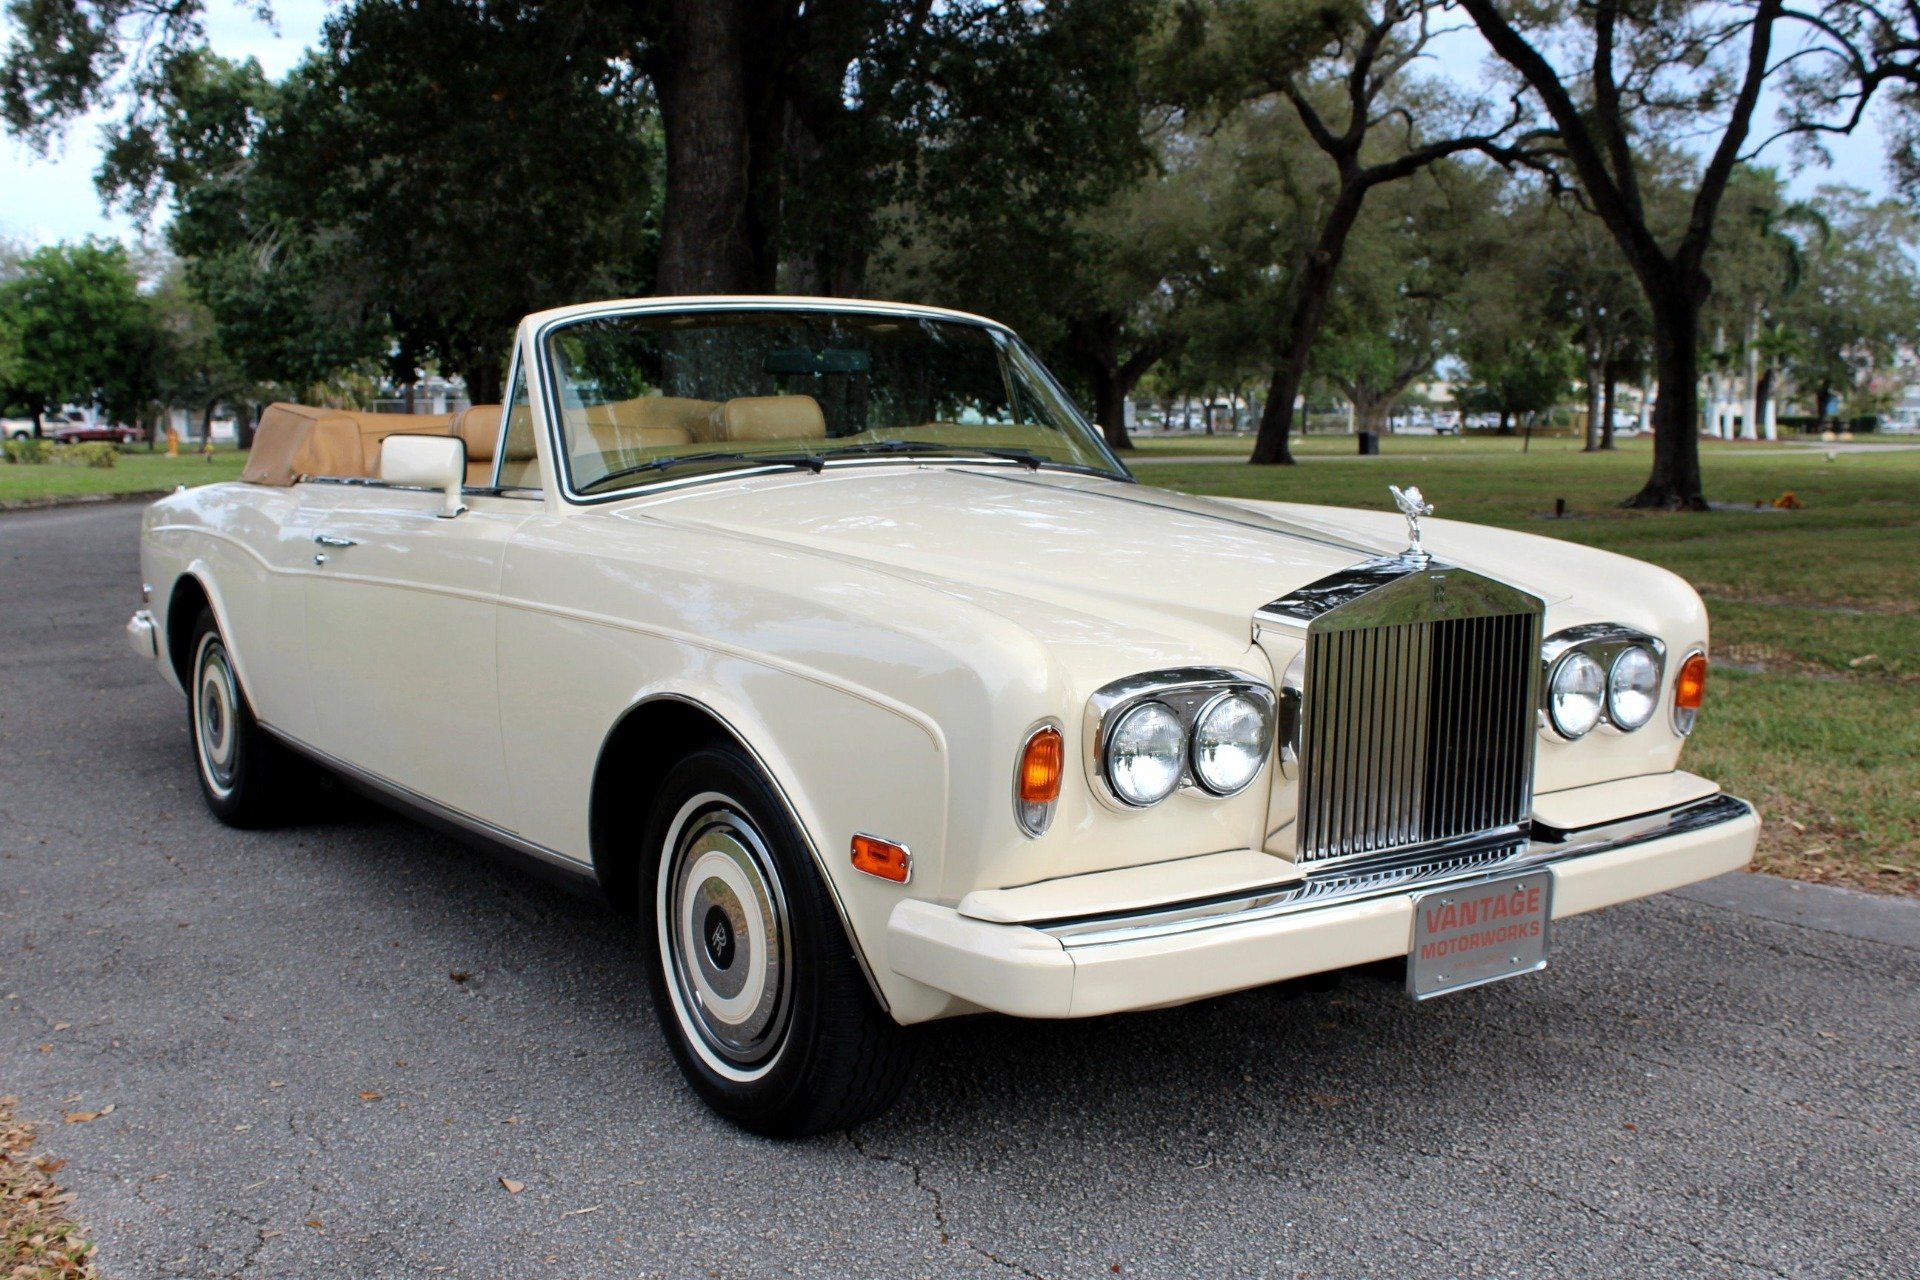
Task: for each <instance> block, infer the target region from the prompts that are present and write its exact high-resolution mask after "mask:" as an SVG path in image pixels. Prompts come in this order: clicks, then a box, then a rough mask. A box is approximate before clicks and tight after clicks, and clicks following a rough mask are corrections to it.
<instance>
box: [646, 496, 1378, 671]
mask: <svg viewBox="0 0 1920 1280" xmlns="http://www.w3.org/2000/svg"><path fill="white" fill-rule="evenodd" d="M1310 510H1311V509H1309V511H1310ZM622 514H626V515H630V516H635V517H642V518H648V519H656V520H662V521H666V522H669V523H673V524H676V525H681V526H683V527H685V526H700V527H704V528H708V529H712V530H716V531H724V532H727V533H731V534H734V535H737V536H741V537H746V538H752V539H770V540H774V541H777V542H779V543H781V544H782V545H785V546H789V547H801V548H805V549H807V550H809V551H812V552H814V553H816V554H819V555H822V556H830V557H835V558H840V559H845V560H849V561H853V562H858V563H860V564H861V565H864V566H867V567H870V568H874V569H877V570H880V571H882V572H886V573H890V574H893V575H896V576H900V577H904V578H908V579H910V580H912V581H914V582H916V583H919V584H921V585H926V586H931V587H934V588H936V589H940V590H943V591H947V592H948V593H950V594H955V595H963V596H965V597H967V598H968V599H970V600H972V601H974V602H975V603H979V604H982V605H983V606H985V607H988V608H992V609H995V611H996V612H1000V613H1002V614H1008V615H1013V614H1016V613H1017V614H1019V615H1023V616H1020V617H1018V618H1017V620H1018V621H1021V622H1023V623H1028V624H1030V623H1031V620H1032V611H1031V610H1029V609H1025V608H1018V607H1017V605H1016V602H1028V603H1033V602H1038V603H1041V604H1043V605H1045V606H1046V607H1047V608H1048V609H1051V610H1054V611H1059V612H1062V613H1071V614H1073V615H1077V616H1080V617H1094V618H1100V619H1104V620H1106V621H1107V622H1108V623H1109V624H1113V623H1118V624H1122V625H1131V626H1138V627H1141V628H1143V629H1148V630H1153V631H1158V632H1161V633H1168V632H1174V631H1180V630H1184V629H1185V628H1187V627H1201V628H1205V629H1207V630H1209V631H1213V632H1216V633H1217V632H1220V631H1225V632H1228V633H1230V634H1232V635H1236V636H1237V637H1238V642H1239V644H1241V645H1244V644H1245V643H1246V642H1247V641H1248V639H1249V619H1250V617H1251V615H1252V614H1253V612H1254V611H1255V610H1256V609H1258V608H1259V607H1260V606H1261V605H1263V604H1265V603H1267V602H1268V601H1270V600H1273V599H1275V598H1277V597H1279V596H1282V595H1285V594H1287V593H1288V592H1290V591H1292V590H1294V589H1296V588H1298V587H1301V586H1304V585H1306V584H1307V583H1310V582H1314V581H1316V580H1318V579H1320V578H1323V577H1326V576H1327V575H1329V574H1331V573H1334V572H1337V571H1338V570H1340V569H1343V568H1345V567H1347V566H1349V565H1352V564H1354V563H1356V562H1358V561H1361V560H1366V559H1369V558H1372V557H1374V556H1379V555H1383V554H1389V553H1391V552H1393V551H1396V550H1398V549H1399V548H1400V546H1402V545H1404V543H1405V525H1404V524H1402V523H1399V521H1398V517H1394V518H1393V519H1392V520H1391V521H1389V522H1388V523H1387V528H1388V529H1389V530H1395V529H1396V528H1397V534H1398V541H1397V542H1396V541H1395V540H1394V539H1393V538H1392V537H1388V536H1383V535H1382V534H1381V533H1380V532H1379V531H1370V530H1367V529H1364V528H1360V527H1355V526H1352V525H1348V526H1346V527H1336V526H1334V525H1332V524H1327V523H1318V522H1315V521H1314V520H1313V519H1312V518H1311V515H1310V514H1309V515H1307V516H1306V517H1305V518H1301V517H1298V516H1291V515H1276V514H1273V513H1270V512H1265V511H1258V510H1253V509H1249V508H1247V507H1241V506H1236V505H1233V504H1230V503H1225V502H1217V501H1212V500H1208V499H1201V498H1191V497H1187V496H1185V495H1183V494H1177V493H1171V492H1168V491H1166V490H1163V489H1153V488H1148V487H1146V486H1143V485H1135V484H1125V483H1121V482H1117V481H1109V480H1102V479H1097V478H1093V477H1083V476H1078V475H1068V474H1063V473H1058V472H1043V473H1039V474H1034V473H1030V472H1026V471H1014V470H1010V469H1009V470H1002V469H999V468H993V469H986V468H980V469H974V468H966V467H953V466H931V467H917V466H916V467H901V466H885V467H871V468H867V467H861V468H851V467H849V468H844V469H841V468H834V469H829V470H828V471H827V472H825V473H823V474H822V475H819V476H809V475H796V476H784V475H783V476H775V477H766V478H761V479H756V480H751V481H746V482H743V483H741V484H730V485H723V486H701V487H699V488H695V489H689V490H683V491H681V492H680V493H679V494H676V495H673V496H671V497H663V498H661V499H658V500H655V501H651V502H647V503H645V504H644V505H642V506H636V507H630V508H627V509H626V511H624V512H623V513H622Z"/></svg>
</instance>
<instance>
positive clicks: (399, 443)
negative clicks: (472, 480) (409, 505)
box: [380, 434, 467, 520]
mask: <svg viewBox="0 0 1920 1280" xmlns="http://www.w3.org/2000/svg"><path fill="white" fill-rule="evenodd" d="M380 479H381V481H382V482H384V483H386V484H404V485H413V486H416V487H418V488H422V489H439V490H441V491H442V492H444V493H445V494H446V498H447V501H446V505H445V506H444V507H443V508H441V511H440V516H441V518H442V519H445V520H450V519H452V518H453V517H454V516H457V515H459V514H460V513H461V512H462V511H465V510H466V509H467V507H466V504H465V503H463V502H461V501H460V486H461V485H463V484H465V483H466V480H467V442H466V441H465V440H462V439H461V438H460V437H459V436H415V435H404V434H402V435H391V436H388V437H387V438H386V439H384V440H382V441H381V442H380Z"/></svg>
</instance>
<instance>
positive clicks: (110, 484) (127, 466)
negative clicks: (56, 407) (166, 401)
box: [0, 445, 247, 503]
mask: <svg viewBox="0 0 1920 1280" xmlns="http://www.w3.org/2000/svg"><path fill="white" fill-rule="evenodd" d="M246 462H247V455H246V454H244V453H241V452H240V451H239V450H237V449H217V450H215V451H214V454H213V456H212V459H211V460H209V459H208V458H207V457H206V456H204V455H202V454H198V453H188V452H185V451H184V450H183V451H182V452H181V454H180V456H179V457H177V458H169V457H168V456H167V455H166V454H165V453H162V452H154V453H149V452H147V449H146V446H144V445H140V446H136V447H135V448H133V449H131V450H124V449H123V450H121V453H120V461H119V462H118V463H116V464H115V465H113V466H111V467H76V466H70V465H57V464H53V463H42V464H39V465H36V466H22V465H19V464H17V463H13V464H9V463H7V462H5V461H0V503H12V502H30V501H37V500H40V499H44V498H59V497H66V496H69V495H72V494H84V493H140V492H144V491H149V490H163V489H171V488H173V487H174V486H175V485H182V484H184V485H199V484H211V483H212V482H213V481H215V480H232V479H235V478H237V477H238V476H239V474H240V469H241V468H242V467H244V466H245V465H246Z"/></svg>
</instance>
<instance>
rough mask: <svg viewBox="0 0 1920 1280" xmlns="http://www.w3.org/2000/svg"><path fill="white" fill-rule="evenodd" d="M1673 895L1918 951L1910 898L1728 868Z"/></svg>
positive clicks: (1918, 917) (1918, 915)
mask: <svg viewBox="0 0 1920 1280" xmlns="http://www.w3.org/2000/svg"><path fill="white" fill-rule="evenodd" d="M1672 895H1673V896H1674V897H1676V898H1685V899H1686V900H1687V901H1689V902H1698V903H1700V904H1701V905H1703V906H1708V907H1718V908H1719V909H1720V910H1722V911H1731V912H1733V913H1734V914H1736V915H1743V916H1751V917H1753V918H1754V919H1757V920H1771V921H1774V922H1776V923H1778V924H1790V925H1795V926H1797V927H1799V928H1802V929H1811V930H1813V931H1814V932H1816V933H1832V934H1838V935H1840V936H1841V937H1845V938H1858V939H1861V940H1863V941H1866V942H1879V943H1884V944H1886V945H1887V946H1890V947H1904V948H1906V949H1908V950H1912V951H1920V900H1915V899H1912V898H1884V897H1880V896H1879V895H1877V894H1871V893H1863V892H1861V891H1860V890H1858V889H1843V888H1841V887H1839V886H1838V885H1830V884H1809V883H1807V882H1805V881H1801V880H1786V879H1782V878H1781V877H1779V876H1770V875H1767V874H1766V873H1765V872H1755V871H1730V872H1728V873H1727V874H1726V875H1723V876H1715V877H1714V878H1713V879H1711V880H1702V881H1701V882H1700V883H1699V884H1690V885H1687V886H1685V887H1683V888H1679V889H1675V890H1672Z"/></svg>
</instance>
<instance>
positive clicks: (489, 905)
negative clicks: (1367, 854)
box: [0, 505, 1920, 1280]
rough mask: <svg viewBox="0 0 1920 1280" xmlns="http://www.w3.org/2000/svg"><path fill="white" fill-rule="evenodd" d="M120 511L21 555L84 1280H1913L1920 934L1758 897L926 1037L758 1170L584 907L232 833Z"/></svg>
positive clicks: (23, 676)
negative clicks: (1506, 978)
mask: <svg viewBox="0 0 1920 1280" xmlns="http://www.w3.org/2000/svg"><path fill="white" fill-rule="evenodd" d="M138 514H139V513H138V510H137V508H136V507H133V506H130V505H129V506H112V507H96V508H89V509H80V510H67V511H51V512H41V513H27V514H16V515H8V516H0V995H3V996H4V1001H3V1002H0V1092H8V1093H14V1094H18V1095H19V1096H20V1098H21V1106H20V1111H21V1113H22V1114H23V1115H25V1116H28V1117H33V1118H39V1119H43V1120H51V1121H53V1122H54V1123H53V1124H52V1125H51V1127H50V1128H49V1129H48V1130H47V1131H46V1132H45V1133H44V1135H43V1139H42V1144H41V1148H40V1149H42V1150H45V1151H47V1152H48V1153H50V1154H53V1155H56V1156H63V1157H66V1158H68V1160H69V1161H70V1163H69V1164H68V1165H67V1167H66V1168H65V1169H64V1170H63V1171H62V1172H61V1175H60V1177H61V1180H62V1181H63V1182H65V1183H66V1184H67V1185H68V1186H69V1187H70V1188H71V1189H72V1190H73V1191H75V1192H76V1193H77V1194H78V1200H77V1202H76V1203H75V1205H74V1206H73V1208H74V1211H75V1212H76V1213H77V1214H78V1216H79V1217H81V1218H82V1219H83V1220H84V1221H86V1222H87V1223H88V1225H89V1226H90V1228H91V1229H92V1230H93V1232H94V1233H95V1237H96V1238H97V1239H98V1241H99V1244H100V1251H99V1261H100V1264H101V1267H102V1270H103V1273H104V1274H105V1275H107V1276H110V1277H118V1278H120V1280H130V1278H132V1277H148V1276H195V1277H199V1276H230V1275H241V1274H245V1275H253V1276H272V1277H296V1276H297V1277H309V1276H337V1275H352V1276H361V1277H365V1276H388V1275H393V1276H400V1275H431V1274H444V1275H459V1276H486V1277H507V1276H542V1277H544V1276H561V1275H564V1276H593V1277H600V1276H638V1275H663V1276H689V1277H706V1276H726V1277H746V1276H753V1277H759V1276H773V1275H810V1276H922V1275H924V1276H947V1275H962V1274H964V1275H993V1274H1001V1273H1014V1274H1019V1275H1028V1276H1056V1275H1060V1276H1087V1277H1091V1276H1111V1275H1114V1274H1120V1275H1138V1276H1172V1277H1179V1276H1228V1275H1232V1276H1242V1275H1244V1276H1273V1277H1299V1276H1308V1277H1322V1276H1444V1277H1456V1276H1556V1277H1573V1276H1594V1277H1637V1276H1672V1275H1716V1276H1718V1275H1725V1276H1740V1277H1748V1276H1796V1277H1797V1276H1836V1277H1838V1276H1844V1277H1870V1276H1904V1277H1913V1276H1917V1275H1920V1213H1916V1212H1915V1209H1916V1204H1917V1203H1920V1200H1917V1198H1916V1197H1920V1192H1917V1191H1916V1187H1917V1186H1920V1054H1916V1047H1917V1046H1916V1039H1917V1038H1920V1033H1917V1032H1916V1028H1920V907H1915V906H1912V905H1910V904H1886V903H1881V902H1875V901H1868V900H1863V899H1859V898H1856V897H1854V896H1852V895H1844V894H1836V893H1832V892H1826V893H1822V892H1820V891H1798V892H1794V891H1784V892H1783V891H1781V890H1782V886H1779V885H1777V884H1772V883H1771V882H1766V881H1761V880H1759V879H1757V878H1748V881H1747V882H1746V883H1743V884H1735V885H1732V886H1731V888H1730V889H1727V890H1725V891H1721V892H1715V891H1711V890H1710V891H1708V892H1706V893H1705V894H1703V895H1700V896H1699V897H1696V898H1693V899H1687V898H1681V897H1677V896H1669V897H1665V898H1661V899H1657V900H1654V901H1650V902H1645V903H1638V904H1632V905H1629V906H1625V907H1620V908H1615V909H1613V910H1611V911H1607V912H1603V913H1601V914H1599V915H1597V916H1592V917H1587V918H1583V919H1580V920H1576V921H1572V922H1569V923H1567V924H1566V925H1564V926H1561V927H1558V928H1556V931H1555V946H1556V949H1555V954H1554V960H1553V967H1552V968H1551V969H1550V970H1549V971H1548V972H1547V973H1545V974H1542V975H1539V976H1537V977H1532V978H1527V979H1524V980H1519V981H1515V982H1510V983H1505V984H1501V985H1498V986H1495V987H1491V988H1485V989H1482V990H1479V991H1474V992H1468V993H1464V994H1460V995H1456V996H1450V997H1447V998H1445V999H1443V1000H1440V1001H1436V1002H1434V1003H1431V1004H1428V1005H1424V1006H1415V1005H1413V1004H1411V1003H1409V1002H1408V1001H1407V1000H1406V999H1405V998H1404V997H1403V996H1402V995H1401V994H1400V993H1399V992H1398V991H1397V990H1395V989H1393V988H1391V987H1389V986H1386V985H1384V984H1382V983H1379V982H1377V981H1375V980H1371V979H1366V978H1360V977H1353V978H1346V979H1342V980H1341V981H1339V982H1338V983H1336V984H1333V985H1332V986H1331V987H1330V988H1328V989H1320V990H1304V991H1303V990H1298V989H1294V990H1267V991H1261V992H1255V993H1251V994H1247V995H1242V996H1238V997H1234V998H1230V999H1222V1000H1215V1001H1209V1002H1207V1003H1204V1004H1201V1005H1197V1006H1191V1007H1188V1008H1184V1009H1177V1010H1171V1011H1165V1012H1158V1013H1152V1014H1144V1015H1138V1016H1132V1017H1122V1018H1109V1019H1103V1020H1099V1021H1093V1022H1085V1023H1073V1024H1052V1025H1047V1024H1030V1023H1020V1022H1015V1021H1011V1020H1002V1019H978V1020H970V1021H966V1022H962V1023H957V1024H949V1025H946V1026H942V1027H938V1028H935V1029H933V1030H932V1031H931V1032H930V1034H928V1035H927V1037H926V1061H925V1064H924V1066H923V1067H922V1069H921V1071H920V1074H919V1075H918V1077H917V1080H916V1083H915V1084H914V1086H913V1087H912V1088H911V1090H910V1091H909V1092H908V1094H907V1096H906V1097H905V1099H904V1100H903V1102H902V1103H901V1105H900V1106H899V1107H898V1108H897V1109H896V1110H895V1111H894V1112H893V1113H892V1114H891V1115H889V1116H887V1117H886V1118H885V1119H883V1120H881V1121H879V1122H877V1123H874V1124H870V1125H868V1126H866V1127H864V1128H863V1129H861V1130H860V1131H858V1132H857V1133H854V1134H851V1135H835V1136H829V1137H824V1138H820V1139H817V1140H813V1141H809V1142H805V1143H798V1144H790V1145H781V1144H776V1143H771V1142H766V1141H762V1140H759V1139H755V1138H750V1137H745V1136H743V1135H741V1134H740V1133H738V1132H736V1131H734V1130H732V1129H730V1128H729V1127H727V1126H726V1125H725V1124H723V1123H722V1122H720V1121H718V1120H715V1119H713V1118H712V1117H711V1116H710V1115H709V1114H708V1113H707V1112H706V1111H704V1110H703V1109H702V1108H701V1107H700V1105H699V1104H698V1103H697V1102H696V1101H695V1100H694V1098H693V1097H692V1096H691V1095H690V1094H689V1092H688V1091H687V1090H686V1088H684V1087H683V1086H682V1084H681V1082H680V1080H679V1078H678V1076H677V1074H676V1073H675V1071H674V1068H673V1066H672V1064H671V1062H670V1060H669V1058H668V1055H667V1053H666V1050H665V1048H664V1046H663V1044H662V1042H661V1040H660V1038H659V1034H658V1032H657V1030H656V1028H655V1026H654V1022H653V1016H652V1013H651V1010H650V1009H649V1008H648V1007H647V1004H648V1002H647V997H646V995H645V990H644V986H643V984H642V980H641V972H640V962H639V960H638V958H637V955H636V949H635V946H634V940H633V935H632V933H631V932H630V930H629V929H628V927H627V926H625V925H623V924H621V923H620V922H618V921H617V920H615V919H613V918H612V917H610V916H609V915H607V914H605V913H604V912H602V911H601V910H599V909H597V908H595V907H594V906H592V905H590V904H587V903H583V902H580V901H577V900H574V899H572V898H568V897H565V896H563V895H561V894H559V893H557V892H555V891H552V890H549V889H547V888H545V887H543V886H542V885H540V884H538V883H536V882H533V881H531V880H527V879H524V878H522V877H521V876H519V875H518V874H517V873H514V872H511V871H507V870H503V869H496V868H495V867H494V866H493V865H492V864H490V863H488V862H486V861H484V860H482V859H480V858H479V857H477V856H476V855H473V854H470V853H468V852H466V851H465V850H463V849H461V848H459V847H457V846H455V845H453V844H451V843H449V842H447V841H444V840H442V839H440V838H439V837H437V836H434V835H432V834H430V833H428V832H427V831H425V830H423V829H422V828H419V827H416V826H413V825H411V824H409V823H407V822H405V821H402V820H400V819H397V818H389V817H385V816H382V815H380V814H379V813H377V812H373V811H369V810H367V809H364V808H355V807H351V806H346V805H343V806H342V811H341V813H340V814H339V815H338V816H336V817H335V818H333V819H332V820H329V821H327V822H324V823H319V824H315V825H309V826H304V827H301V828H298V829H293V830H285V831H279V832H273V833H267V834H243V833H239V832H233V831H228V830H226V829H224V828H222V827H220V826H219V825H217V824H216V823H215V822H214V821H213V820H212V819H211V818H210V817H209V816H208V815H207V813H206V811H205V810H204V808H203V807H202V805H201V802H200V798H199V795H198V793H197V792H196V790H195V785H194V780H193V777H192V774H191V771H190V764H189V760H188V755H187V744H186V738H185V732H184V713H183V710H182V707H181V703H180V699H179V696H178V695H177V694H174V693H172V692H170V691H169V690H168V689H167V688H165V687H164V686H163V685H162V684H160V682H159V681H158V680H157V679H156V677H155V676H154V674H153V673H152V672H151V671H149V670H147V669H146V668H145V667H143V666H142V664H140V663H138V662H136V661H135V660H134V659H133V658H131V657H130V656H128V655H127V653H126V651H125V649H124V647H123V644H122V641H121V637H120V627H121V625H122V624H123V623H124V621H125V618H126V615H127V613H128V612H129V611H130V610H131V609H132V608H133V607H134V606H135V605H136V604H137V595H136V593H137V590H138V574H137V570H136V567H135V560H134V538H135V532H136V528H137V524H138ZM1703 898H1704V899H1709V900H1711V901H1707V900H1702V899H1703ZM1789 898H1790V899H1791V901H1789V900H1788V899H1789ZM1716 902H1718V903H1723V904H1731V906H1729V905H1714V903H1716ZM1783 904H1784V905H1783ZM1756 913H1757V914H1756ZM1767 915H1774V916H1777V917H1783V919H1767V918H1764V917H1765V916H1767ZM1787 920H1799V921H1802V923H1789V922H1786V921H1787ZM1856 921H1867V922H1868V923H1869V924H1870V926H1871V927H1861V928H1856V927H1855V923H1854V922H1856ZM1850 934H1859V935H1861V936H1849V935H1850ZM456 973H457V974H463V975H468V976H466V978H465V980H464V981H455V980H454V979H453V978H452V977H450V975H452V974H456ZM370 1095H377V1097H376V1096H370ZM108 1104H111V1105H112V1107H113V1110H112V1112H111V1113H110V1114H107V1115H105V1116H103V1117H101V1118H99V1119H95V1120H92V1121H90V1122H85V1123H75V1124H65V1125H63V1124H60V1123H58V1121H59V1119H60V1116H61V1113H62V1111H63V1109H64V1110H81V1111H85V1110H99V1109H101V1108H104V1107H106V1106H107V1105H108ZM501 1178H510V1179H513V1180H515V1181H516V1182H519V1183H523V1184H524V1188H525V1189H524V1190H522V1191H521V1192H519V1193H518V1194H510V1193H509V1192H508V1191H507V1190H505V1189H504V1188H503V1187H502V1185H501V1183H500V1179H501Z"/></svg>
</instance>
